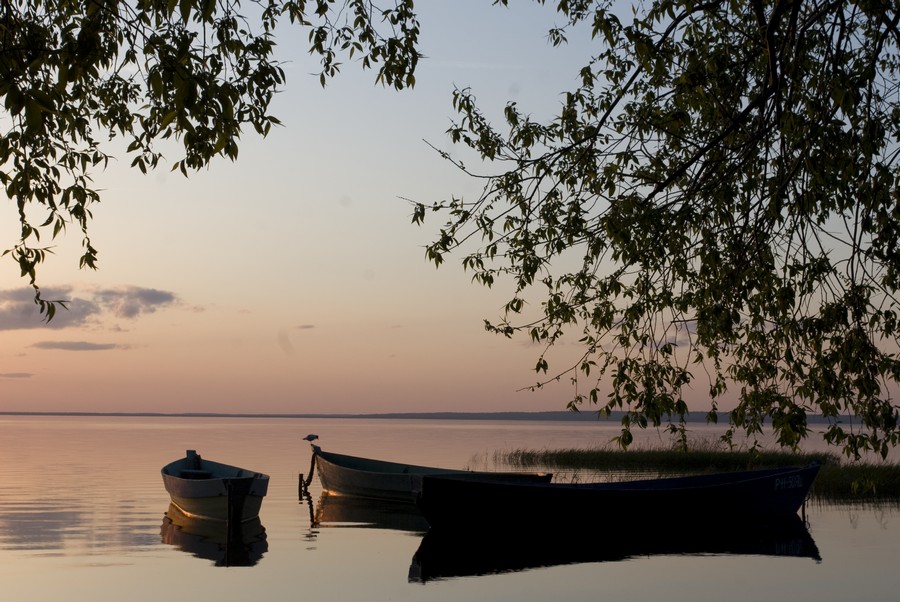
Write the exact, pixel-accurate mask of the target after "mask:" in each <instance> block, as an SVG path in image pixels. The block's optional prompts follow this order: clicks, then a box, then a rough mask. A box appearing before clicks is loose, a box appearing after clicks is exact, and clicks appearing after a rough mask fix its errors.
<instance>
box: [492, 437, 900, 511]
mask: <svg viewBox="0 0 900 602" xmlns="http://www.w3.org/2000/svg"><path fill="white" fill-rule="evenodd" d="M494 461H495V463H496V464H499V465H505V466H510V467H514V468H516V469H523V470H534V469H539V470H547V471H551V472H552V471H568V472H573V471H574V472H576V473H577V472H578V471H587V472H590V473H593V474H597V473H608V475H609V476H610V477H613V478H614V477H615V476H616V475H628V478H631V477H633V476H635V475H648V476H650V477H655V476H667V475H669V476H671V475H685V474H702V473H710V472H728V471H735V470H752V469H762V468H775V467H779V466H803V465H806V464H810V463H812V462H819V463H821V464H822V468H821V469H820V471H819V476H818V477H817V478H816V482H815V483H814V485H813V488H812V490H811V495H812V497H814V498H818V499H821V500H824V501H882V502H895V503H900V465H898V464H896V463H891V462H879V463H873V462H854V461H850V460H846V459H843V458H841V457H840V456H838V455H837V454H832V453H792V452H789V451H760V450H747V451H729V450H720V449H714V448H713V446H709V445H700V446H698V447H696V448H694V449H689V450H688V451H673V450H670V449H629V450H627V451H621V450H617V449H603V448H600V449H558V450H528V449H522V450H512V451H505V452H497V454H496V455H495V458H494Z"/></svg>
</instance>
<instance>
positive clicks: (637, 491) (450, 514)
mask: <svg viewBox="0 0 900 602" xmlns="http://www.w3.org/2000/svg"><path fill="white" fill-rule="evenodd" d="M818 472H819V464H818V463H814V464H811V465H809V466H806V467H802V468H798V467H790V468H773V469H767V470H753V471H743V472H727V473H715V474H705V475H696V476H688V477H675V478H665V479H649V480H641V481H625V482H613V483H585V484H565V483H503V482H498V481H486V480H478V479H475V478H467V479H459V478H455V477H453V476H437V475H424V476H422V477H420V478H419V479H418V484H417V487H418V497H417V501H416V503H417V504H418V506H419V509H420V510H421V511H422V514H423V515H424V516H425V519H426V520H427V521H428V523H429V525H431V526H432V527H448V526H449V527H455V526H462V527H470V526H473V525H485V526H489V527H491V528H499V527H502V526H504V525H507V526H516V527H521V526H522V525H527V524H529V523H531V522H533V521H534V520H535V517H536V516H538V513H539V515H540V516H544V517H548V519H549V521H550V522H551V524H569V525H574V524H579V523H580V524H590V523H592V522H595V523H597V522H599V523H603V522H608V521H616V520H635V519H640V520H654V519H656V518H658V517H669V518H672V519H678V520H693V519H701V520H708V521H716V520H723V519H726V518H732V519H744V520H746V519H751V518H752V519H760V518H768V517H779V516H789V515H796V513H797V511H798V510H799V509H800V507H801V506H802V505H803V502H804V501H805V500H806V496H807V494H808V493H809V489H810V487H811V486H812V484H813V481H814V480H815V478H816V475H817V474H818Z"/></svg>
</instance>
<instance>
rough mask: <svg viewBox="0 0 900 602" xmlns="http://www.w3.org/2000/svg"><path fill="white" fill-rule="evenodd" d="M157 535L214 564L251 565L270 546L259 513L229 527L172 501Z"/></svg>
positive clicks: (164, 540)
mask: <svg viewBox="0 0 900 602" xmlns="http://www.w3.org/2000/svg"><path fill="white" fill-rule="evenodd" d="M160 536H161V538H162V542H163V543H165V544H169V545H171V546H175V547H177V548H178V549H179V550H181V551H183V552H187V553H189V554H192V555H193V556H196V557H198V558H204V559H206V560H212V561H214V562H215V565H216V566H253V565H255V564H256V563H257V562H259V561H260V559H261V558H262V556H263V554H265V553H266V552H267V551H268V549H269V545H268V542H267V540H266V529H265V528H264V527H263V526H262V523H261V522H260V520H259V518H258V517H257V518H254V519H252V520H249V521H245V522H243V523H239V524H236V525H233V528H231V529H229V528H228V526H227V525H226V523H225V522H224V521H211V520H205V519H201V518H192V517H190V516H188V515H186V514H185V513H184V512H182V511H181V510H180V509H179V508H178V506H176V505H174V504H170V505H169V509H168V510H167V511H166V513H165V516H164V517H163V522H162V526H161V527H160Z"/></svg>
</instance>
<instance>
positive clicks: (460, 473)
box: [312, 444, 553, 504]
mask: <svg viewBox="0 0 900 602" xmlns="http://www.w3.org/2000/svg"><path fill="white" fill-rule="evenodd" d="M312 448H313V456H314V461H315V465H316V472H317V473H318V475H319V481H320V482H321V483H322V489H323V490H325V491H328V492H331V493H334V494H339V495H355V496H357V497H365V498H373V499H379V500H395V501H401V502H407V503H409V504H414V503H415V501H416V491H415V490H414V487H413V485H414V482H416V479H418V478H420V477H422V476H424V475H444V476H453V477H456V478H458V479H465V478H468V477H470V476H475V477H477V478H479V479H481V480H483V481H504V482H518V483H537V482H544V483H547V482H549V481H550V479H551V478H552V477H553V475H552V474H549V473H526V472H477V471H471V470H453V469H448V468H433V467H430V466H416V465H414V464H402V463H399V462H386V461H383V460H372V459H370V458H360V457H357V456H347V455H344V454H335V453H332V452H327V451H324V450H323V449H322V448H321V447H319V446H318V445H315V444H312Z"/></svg>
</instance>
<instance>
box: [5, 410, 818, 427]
mask: <svg viewBox="0 0 900 602" xmlns="http://www.w3.org/2000/svg"><path fill="white" fill-rule="evenodd" d="M623 415H624V412H613V413H612V414H610V415H609V416H600V415H598V414H597V412H595V411H592V412H568V411H551V412H387V413H373V414H287V413H274V414H265V413H217V412H182V413H167V412H0V416H59V417H77V416H98V417H126V418H127V417H131V418H140V417H147V418H293V419H316V418H333V419H365V420H509V421H513V420H523V421H545V422H619V421H620V420H621V418H622V416H623ZM718 416H719V424H722V425H727V424H728V413H727V412H719V414H718ZM807 420H808V422H809V424H827V423H828V420H827V419H825V418H824V417H822V416H815V415H812V416H809V417H808V418H807ZM686 422H688V423H692V424H696V423H703V424H706V422H707V421H706V412H696V413H695V414H689V415H688V416H687V420H686Z"/></svg>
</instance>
